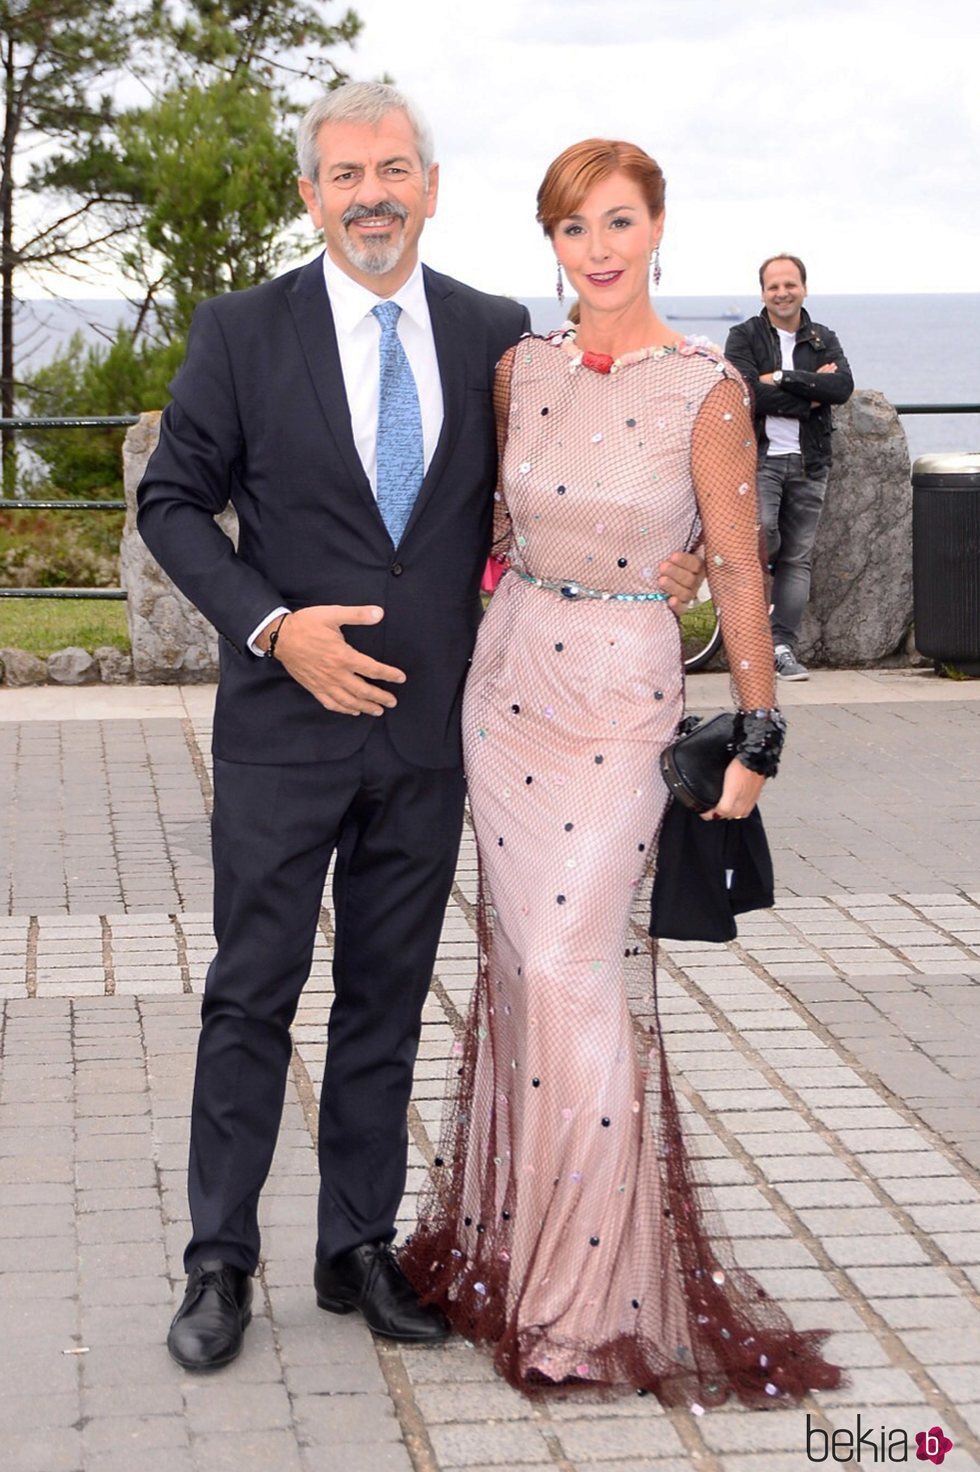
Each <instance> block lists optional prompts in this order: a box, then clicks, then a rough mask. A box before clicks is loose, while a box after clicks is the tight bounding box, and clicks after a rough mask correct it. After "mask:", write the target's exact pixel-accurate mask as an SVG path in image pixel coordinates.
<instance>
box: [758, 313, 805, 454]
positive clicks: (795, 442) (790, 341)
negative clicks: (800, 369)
mask: <svg viewBox="0 0 980 1472" xmlns="http://www.w3.org/2000/svg"><path fill="white" fill-rule="evenodd" d="M776 332H777V334H778V336H779V348H780V352H781V354H782V360H783V372H784V373H785V372H786V371H788V370H789V369H791V368H792V367H793V349H794V347H795V346H796V333H795V332H784V331H783V329H782V328H781V327H777V328H776ZM766 439H767V440H768V441H769V448H768V450H767V451H766V454H767V455H798V454H799V453H800V421H799V420H798V419H786V418H784V417H783V416H782V415H780V414H767V415H766Z"/></svg>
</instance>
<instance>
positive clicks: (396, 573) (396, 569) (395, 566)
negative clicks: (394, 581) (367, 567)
mask: <svg viewBox="0 0 980 1472" xmlns="http://www.w3.org/2000/svg"><path fill="white" fill-rule="evenodd" d="M404 570H405V569H404V568H403V567H402V565H401V563H400V562H393V563H392V564H391V575H392V577H393V578H400V577H401V575H402V573H403V572H404Z"/></svg>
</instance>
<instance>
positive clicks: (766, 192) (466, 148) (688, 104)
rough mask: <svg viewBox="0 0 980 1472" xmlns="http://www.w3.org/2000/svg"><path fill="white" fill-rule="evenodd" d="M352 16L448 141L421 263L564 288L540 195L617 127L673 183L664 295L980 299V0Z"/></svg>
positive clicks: (493, 8)
mask: <svg viewBox="0 0 980 1472" xmlns="http://www.w3.org/2000/svg"><path fill="white" fill-rule="evenodd" d="M346 3H347V0H330V3H326V4H325V5H324V10H325V13H326V15H327V18H330V17H331V16H337V15H339V13H340V8H341V5H346ZM352 3H353V4H354V8H355V9H356V10H357V12H358V14H359V15H360V16H361V18H362V20H363V21H364V31H363V33H362V36H361V38H360V39H359V41H358V43H357V45H356V47H355V48H353V49H352V50H349V51H348V50H346V49H345V50H343V51H340V52H338V53H337V59H338V60H339V61H340V62H341V64H342V65H343V66H344V67H345V68H346V70H348V71H349V73H350V74H351V75H352V76H353V77H355V78H364V79H367V78H376V77H380V76H383V75H385V74H388V75H390V77H391V78H392V79H393V80H394V81H395V82H396V83H397V84H398V85H399V86H400V87H402V88H403V89H404V90H405V91H406V92H408V93H410V94H411V95H412V97H413V98H414V99H415V100H416V101H417V102H418V103H419V104H420V105H421V106H422V109H423V111H424V112H425V113H426V114H427V116H428V118H429V120H430V122H431V124H432V127H433V131H434V134H435V139H436V157H437V159H438V160H439V163H440V170H441V175H440V176H441V186H440V198H439V206H438V211H437V215H436V218H435V219H434V220H431V221H430V222H429V223H428V225H427V226H426V230H425V235H424V237H423V256H424V258H425V259H426V260H427V261H428V263H429V264H430V265H432V266H434V267H435V268H437V269H439V270H444V271H447V272H449V273H450V274H452V275H455V276H457V277H460V278H461V279H463V280H466V281H469V282H471V283H472V284H473V285H475V286H479V287H482V288H483V289H484V290H488V291H495V292H503V293H508V294H511V295H514V296H522V297H528V296H548V295H550V294H551V293H552V292H553V290H554V279H555V262H554V255H553V252H552V251H551V249H550V246H549V244H548V242H547V241H546V240H545V239H544V237H543V235H542V233H541V231H540V228H539V227H538V226H537V224H536V223H535V220H534V209H535V195H536V193H537V187H538V184H539V182H540V179H541V176H542V175H543V173H544V170H545V168H546V167H547V164H548V163H549V161H550V160H551V159H552V158H553V157H554V156H555V155H556V154H557V153H559V152H560V151H561V150H562V149H563V148H565V147H566V146H567V145H568V144H570V143H573V142H576V141H577V140H579V139H581V138H585V137H590V136H605V137H616V138H625V139H628V140H630V141H632V142H636V143H639V144H640V145H641V146H643V147H644V148H645V149H647V151H648V152H650V153H652V154H653V155H654V156H655V157H656V158H657V160H658V161H659V163H660V165H661V167H662V168H663V171H664V174H665V175H666V178H667V228H666V234H665V237H664V243H663V247H662V252H661V254H662V264H663V282H662V285H661V292H662V293H664V294H666V295H668V296H673V295H733V296H735V295H737V296H740V297H744V296H745V295H746V294H751V295H754V294H755V291H756V283H757V270H758V265H759V263H760V261H761V260H763V259H764V258H765V257H766V256H769V255H772V254H773V253H774V252H778V251H788V252H791V253H792V254H794V255H799V256H802V258H803V259H804V261H805V262H806V264H807V268H808V272H809V285H810V288H811V290H812V291H814V292H817V293H819V294H820V295H826V294H837V293H840V292H858V293H878V292H900V293H901V292H930V291H944V292H974V291H978V290H980V286H978V260H980V165H978V161H980V85H978V72H980V6H978V5H976V4H975V0H928V3H923V0H809V3H808V4H804V5H795V4H792V3H789V0H476V3H474V0H469V3H467V0H462V3H461V0H423V3H421V4H412V3H408V0H352ZM310 231H311V232H312V227H310ZM309 244H310V252H309V253H310V254H312V253H313V251H314V249H315V247H316V242H315V240H314V238H313V236H312V233H311V234H310V236H309ZM109 285H110V283H107V282H106V281H105V280H104V279H103V281H102V283H101V284H99V285H98V286H96V285H95V284H94V283H93V286H92V287H90V288H89V293H90V294H97V295H102V296H105V295H107V294H108V290H107V287H108V286H109ZM65 294H66V295H79V294H80V290H79V288H78V286H77V284H73V287H72V290H71V291H65Z"/></svg>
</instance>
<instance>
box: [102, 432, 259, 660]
mask: <svg viewBox="0 0 980 1472" xmlns="http://www.w3.org/2000/svg"><path fill="white" fill-rule="evenodd" d="M159 436H160V415H159V413H158V412H153V413H149V414H141V415H140V419H139V423H138V424H134V425H132V426H131V428H130V429H129V430H128V432H127V434H126V440H125V443H124V445H123V482H124V485H125V490H126V523H125V526H124V527H123V535H122V545H121V547H120V567H121V574H122V583H123V587H124V588H125V589H126V593H127V602H126V609H127V613H128V616H129V638H130V643H131V645H132V650H133V675H134V678H135V679H136V680H137V681H138V682H140V683H142V684H146V685H162V684H175V683H181V684H192V683H203V682H206V681H211V680H215V679H217V677H218V636H217V634H216V633H215V631H214V629H213V628H212V627H211V625H210V624H209V623H208V622H207V620H206V619H205V618H203V617H202V615H201V614H200V613H198V611H197V609H196V608H195V607H194V606H193V604H192V603H189V602H188V600H187V599H186V598H185V597H184V595H183V593H181V592H179V591H178V589H177V588H175V587H174V584H173V583H172V582H171V581H170V579H169V578H168V577H167V574H166V573H165V572H164V571H163V569H162V568H161V567H159V566H158V564H157V563H156V562H155V561H154V559H153V556H152V555H151V553H150V552H149V550H148V549H147V547H146V546H145V544H144V542H143V540H142V538H141V537H140V534H139V532H138V531H137V530H136V490H137V487H138V486H139V483H140V480H141V479H142V476H143V471H144V470H145V469H146V462H147V460H148V459H149V458H150V455H151V454H152V453H153V450H154V448H155V446H156V443H157V440H158V439H159ZM215 519H216V521H217V522H218V525H219V526H220V527H221V529H222V530H223V531H224V532H225V533H226V534H227V535H228V536H229V537H230V538H231V540H232V541H235V540H236V537H237V532H238V520H237V517H236V516H235V513H234V512H233V511H232V510H231V509H230V508H229V509H228V510H227V511H224V512H222V514H221V515H220V516H218V517H216V518H215Z"/></svg>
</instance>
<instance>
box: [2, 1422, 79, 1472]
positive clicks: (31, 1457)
mask: <svg viewBox="0 0 980 1472" xmlns="http://www.w3.org/2000/svg"><path fill="white" fill-rule="evenodd" d="M81 1463H82V1435H81V1432H80V1431H78V1430H76V1429H75V1428H74V1427H68V1426H62V1427H58V1428H45V1429H43V1430H38V1431H33V1430H30V1431H24V1430H22V1431H21V1432H20V1433H19V1434H17V1435H16V1436H13V1437H11V1438H10V1439H9V1440H8V1441H7V1442H6V1444H5V1446H4V1449H3V1465H4V1472H77V1469H78V1468H79V1467H80V1466H81Z"/></svg>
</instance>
